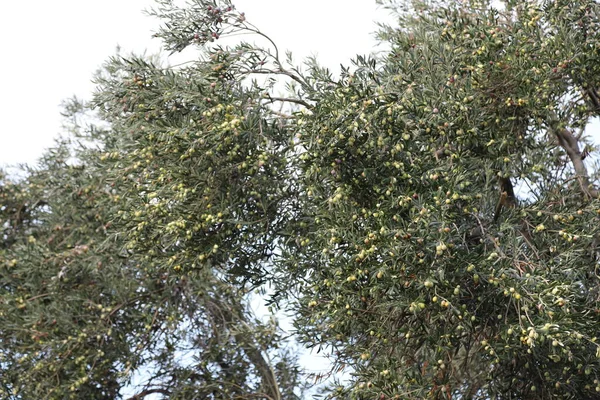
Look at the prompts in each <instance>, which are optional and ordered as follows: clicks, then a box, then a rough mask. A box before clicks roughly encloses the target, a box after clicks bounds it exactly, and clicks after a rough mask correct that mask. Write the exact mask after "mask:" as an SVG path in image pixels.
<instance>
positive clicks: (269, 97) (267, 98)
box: [262, 96, 312, 108]
mask: <svg viewBox="0 0 600 400" xmlns="http://www.w3.org/2000/svg"><path fill="white" fill-rule="evenodd" d="M262 100H267V101H269V102H270V103H274V102H276V101H283V102H288V103H295V104H300V105H301V106H304V107H306V108H311V107H312V106H311V105H310V104H308V103H307V102H305V101H304V100H300V99H293V98H289V97H273V96H268V97H265V98H264V99H262Z"/></svg>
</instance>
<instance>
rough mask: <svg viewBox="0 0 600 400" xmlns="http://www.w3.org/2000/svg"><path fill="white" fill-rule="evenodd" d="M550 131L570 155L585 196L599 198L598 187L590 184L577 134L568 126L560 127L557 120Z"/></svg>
mask: <svg viewBox="0 0 600 400" xmlns="http://www.w3.org/2000/svg"><path fill="white" fill-rule="evenodd" d="M550 131H551V132H552V133H553V134H554V135H555V136H556V139H557V140H558V144H559V145H560V147H562V148H563V150H564V151H565V152H566V153H567V155H568V156H569V159H570V160H571V163H572V164H573V168H574V169H575V174H576V176H577V180H578V181H579V186H580V187H581V191H582V192H583V194H584V196H586V197H591V198H598V195H599V193H598V189H595V188H593V187H592V186H591V185H590V179H589V176H588V173H587V169H586V167H585V164H584V163H583V159H584V158H585V155H584V153H582V152H581V150H580V149H579V142H578V140H577V138H576V137H575V135H573V132H571V131H570V130H569V129H567V128H564V127H560V126H559V124H558V122H557V120H555V121H554V122H553V123H552V124H551V125H550Z"/></svg>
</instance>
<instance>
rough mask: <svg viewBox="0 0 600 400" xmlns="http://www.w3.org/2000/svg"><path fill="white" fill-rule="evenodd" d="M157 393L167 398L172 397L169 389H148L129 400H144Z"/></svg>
mask: <svg viewBox="0 0 600 400" xmlns="http://www.w3.org/2000/svg"><path fill="white" fill-rule="evenodd" d="M155 393H160V394H163V395H165V396H170V395H171V392H170V391H168V390H167V389H161V388H155V389H146V390H144V391H141V392H139V393H138V394H134V395H133V396H131V397H130V398H128V399H127V400H142V399H145V398H146V396H150V395H151V394H155Z"/></svg>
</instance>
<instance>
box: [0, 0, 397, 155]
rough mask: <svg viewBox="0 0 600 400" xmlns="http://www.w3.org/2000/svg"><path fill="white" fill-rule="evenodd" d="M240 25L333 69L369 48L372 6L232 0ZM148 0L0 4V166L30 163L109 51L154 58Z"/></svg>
mask: <svg viewBox="0 0 600 400" xmlns="http://www.w3.org/2000/svg"><path fill="white" fill-rule="evenodd" d="M234 3H235V4H236V6H237V8H238V10H240V11H244V12H245V13H246V16H247V18H248V20H249V21H250V22H252V23H254V24H255V25H256V26H258V27H259V28H260V29H261V30H262V31H264V32H265V33H267V34H268V35H270V36H271V37H272V38H273V39H274V40H275V41H276V42H277V44H278V45H279V47H280V48H281V49H288V50H291V51H292V52H293V53H294V55H295V59H296V60H298V61H300V60H301V59H302V58H303V57H306V56H309V55H311V54H317V55H318V56H319V60H320V61H321V63H322V64H324V65H326V66H328V67H331V68H335V69H337V68H338V66H339V64H340V63H344V64H347V63H348V60H349V59H350V58H351V57H353V56H354V55H355V54H357V53H359V54H366V53H369V52H370V51H371V50H372V49H373V46H374V45H375V40H374V39H373V36H372V33H373V32H374V31H375V30H376V25H375V23H374V21H375V20H376V19H379V20H381V19H382V18H384V17H385V15H386V13H385V11H384V10H381V9H379V10H378V9H377V7H376V5H375V1H374V0H356V1H350V0H302V1H299V0H239V1H235V2H234ZM153 4H154V3H153V1H152V0H102V1H91V0H18V1H16V0H12V1H11V0H3V1H0V45H1V48H2V52H3V54H4V57H3V59H4V60H5V61H4V62H2V63H0V79H1V80H2V82H1V83H2V85H1V91H2V96H0V117H1V118H2V125H0V165H3V164H15V163H20V162H27V163H31V162H34V161H35V160H36V159H37V158H38V157H39V156H40V155H41V153H42V151H43V149H44V148H45V147H48V146H51V145H52V141H53V138H54V137H55V136H56V135H57V133H58V132H59V131H60V126H61V116H60V114H59V112H60V107H59V105H60V103H61V101H62V100H64V99H67V98H69V97H72V96H73V95H77V96H78V97H81V98H89V97H90V94H91V93H92V91H93V89H94V86H93V84H92V83H91V81H90V78H91V77H92V74H93V73H94V71H96V70H97V69H98V68H99V67H100V65H101V64H102V63H103V61H104V60H106V59H107V57H109V56H110V55H112V54H114V53H115V49H116V47H117V45H119V46H120V47H121V48H122V51H123V52H130V51H135V52H138V53H142V52H143V51H144V50H146V49H148V50H149V52H151V53H155V52H157V51H158V50H159V48H160V45H161V43H160V41H159V40H158V39H152V38H151V35H152V32H153V31H154V30H155V29H156V28H157V27H158V26H159V21H158V20H156V19H155V18H153V17H148V16H146V15H144V13H143V12H142V10H144V9H148V8H149V7H152V5H153Z"/></svg>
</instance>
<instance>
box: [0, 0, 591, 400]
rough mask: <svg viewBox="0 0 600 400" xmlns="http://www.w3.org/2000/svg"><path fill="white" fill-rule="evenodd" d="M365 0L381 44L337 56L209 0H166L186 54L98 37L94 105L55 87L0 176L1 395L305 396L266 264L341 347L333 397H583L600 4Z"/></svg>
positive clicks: (303, 314) (314, 331) (287, 295)
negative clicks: (304, 46) (191, 51)
mask: <svg viewBox="0 0 600 400" xmlns="http://www.w3.org/2000/svg"><path fill="white" fill-rule="evenodd" d="M381 3H384V4H385V5H386V6H387V7H389V8H390V9H391V10H392V11H393V12H395V13H396V15H397V16H398V19H399V20H398V21H399V24H398V27H389V26H382V28H381V31H380V33H379V36H380V39H381V40H382V41H384V42H386V43H388V44H389V46H390V50H389V51H388V52H387V53H386V54H384V55H382V56H379V57H376V58H375V57H364V56H359V57H357V58H356V60H355V61H354V65H353V67H352V68H345V69H342V71H341V74H340V76H339V77H337V76H334V75H332V74H331V73H330V72H329V71H328V70H326V69H324V68H322V67H320V66H319V65H318V63H317V62H316V60H313V61H312V62H310V63H308V64H307V67H308V70H307V72H306V73H302V72H300V69H299V68H295V67H294V66H292V65H290V64H291V63H290V62H284V61H282V60H281V58H280V52H279V49H278V48H277V47H276V45H275V43H274V41H272V40H271V39H270V38H268V37H266V36H265V35H263V34H262V33H261V32H260V31H259V30H258V29H257V28H256V27H254V26H253V25H252V24H250V23H249V22H248V21H246V18H245V15H244V14H243V13H240V12H238V11H237V10H236V9H235V7H233V5H231V4H230V3H228V2H226V1H223V2H219V3H218V4H217V3H216V2H214V1H207V0H195V1H193V2H190V3H189V4H187V5H186V6H185V7H179V6H177V5H175V4H174V3H173V2H172V1H168V0H161V1H158V2H157V8H156V10H155V11H153V14H155V15H157V16H159V17H161V18H163V21H164V25H163V27H162V29H161V30H160V31H159V32H158V33H157V36H158V37H161V38H162V39H163V40H164V42H165V48H166V49H167V50H169V51H172V52H178V51H183V50H184V49H187V48H190V47H197V48H198V50H199V51H200V53H201V58H200V59H199V60H194V61H190V62H189V63H187V64H185V65H183V66H179V67H165V66H162V65H161V63H160V62H158V61H156V60H152V59H148V58H146V57H137V56H129V57H123V56H116V57H113V58H112V59H110V60H109V61H108V62H107V63H106V65H105V66H104V68H103V70H102V71H101V72H100V73H99V74H98V75H97V77H96V80H97V83H98V91H97V93H96V95H95V98H94V101H93V104H91V105H90V107H92V108H93V109H94V110H95V112H96V114H95V116H96V117H97V118H98V119H99V120H100V121H102V123H97V124H96V125H93V124H92V125H87V126H86V125H84V124H82V122H81V121H82V119H81V112H86V111H87V112H89V110H86V109H84V110H82V109H80V105H78V104H77V103H73V104H71V105H70V106H69V107H68V111H69V112H68V115H69V116H70V118H71V135H70V137H71V140H64V141H62V142H60V143H58V145H57V147H56V148H55V149H53V150H52V151H51V152H49V153H48V154H47V155H46V156H45V158H44V159H42V161H41V163H40V165H39V166H38V167H37V168H32V169H30V170H29V171H28V175H27V177H26V179H24V180H21V181H10V180H9V179H8V178H6V177H5V176H2V177H1V178H2V184H1V186H0V199H1V201H2V203H0V204H1V207H0V217H1V218H2V221H1V222H2V227H3V239H4V243H3V245H2V246H1V247H0V284H1V286H0V290H1V293H2V301H1V302H0V316H1V317H2V318H3V325H4V326H3V329H2V331H1V332H0V346H1V347H0V348H1V349H2V350H1V351H2V352H1V353H0V357H1V358H0V371H1V372H2V375H1V377H0V384H1V386H0V390H1V391H2V392H0V393H2V395H3V396H4V397H7V398H14V399H18V398H52V399H54V398H56V399H59V398H60V399H62V398H90V399H95V398H98V399H105V398H106V399H112V398H122V397H125V396H126V394H125V393H126V391H127V390H129V389H131V387H132V382H133V380H134V378H136V377H139V376H142V375H143V376H144V383H143V384H142V385H141V387H140V388H139V390H138V391H137V394H135V395H133V396H132V397H131V398H132V399H141V398H144V397H145V396H148V395H150V394H155V395H160V396H162V397H163V398H181V399H186V398H190V399H191V398H215V399H218V398H251V397H258V398H267V399H284V398H285V399H288V398H296V397H298V395H299V394H300V393H301V390H302V388H303V387H304V386H305V385H303V384H302V376H303V375H302V373H301V371H300V370H299V367H298V366H297V365H296V362H295V357H293V356H292V355H291V352H293V348H290V347H289V346H290V345H289V343H287V342H285V341H284V339H283V337H282V332H281V331H280V330H279V328H278V327H277V324H276V322H275V321H274V320H273V321H271V322H268V323H265V322H261V321H260V320H258V319H257V318H256V317H254V316H252V314H251V313H250V312H249V309H248V306H247V303H248V300H249V296H248V293H249V291H250V290H252V289H255V288H262V289H264V288H265V287H266V285H269V287H270V288H271V289H272V293H273V294H272V296H271V299H270V301H271V302H272V304H274V305H281V306H282V307H286V308H288V309H289V310H290V311H292V312H293V313H294V318H295V327H296V334H297V337H298V338H299V339H300V340H301V341H302V342H303V343H304V344H305V345H306V346H307V347H318V348H327V349H330V350H331V359H332V361H333V364H334V365H333V368H334V369H337V368H343V367H346V368H347V370H348V371H350V372H351V377H350V378H349V379H347V380H346V381H345V382H343V383H340V384H339V385H338V386H337V387H331V388H330V390H328V392H327V394H328V396H329V397H331V398H355V399H371V398H379V399H388V398H396V399H422V398H431V399H450V398H464V399H488V398H498V399H514V398H517V399H546V398H561V399H580V398H587V399H594V398H600V395H598V391H599V390H600V385H599V384H598V380H599V379H600V376H599V375H600V343H598V341H597V338H596V335H597V326H598V323H599V322H600V321H599V317H598V310H599V309H600V308H599V304H598V301H599V291H598V288H599V280H598V275H597V271H596V269H597V266H598V260H599V259H598V247H599V244H600V224H599V222H600V221H599V220H600V202H599V201H598V189H597V183H598V171H599V170H600V169H599V168H598V166H597V165H596V164H595V162H594V161H593V157H591V156H590V154H592V155H593V153H594V152H595V149H594V148H593V146H592V143H591V141H590V140H589V139H588V138H587V137H586V136H585V135H584V133H585V128H586V127H587V126H588V125H589V123H590V121H592V120H593V118H596V117H598V114H599V113H600V101H599V97H598V92H597V87H598V86H599V85H600V82H599V79H600V78H599V77H600V73H599V72H600V71H599V68H600V67H599V66H598V65H599V63H598V61H599V58H600V37H599V34H598V32H599V29H598V26H599V15H600V5H598V4H597V3H596V2H594V1H592V0H575V1H563V0H556V1H549V0H548V1H544V2H533V1H529V2H527V1H521V0H510V1H506V2H505V3H504V4H503V5H494V6H492V5H491V4H489V3H487V2H484V1H475V0H473V1H470V2H462V3H460V4H450V5H445V4H444V2H439V3H438V2H420V1H413V2H410V3H400V4H395V3H394V2H391V1H388V2H384V1H382V2H381ZM240 32H244V33H253V34H256V35H259V36H261V37H262V38H263V39H266V40H267V43H268V46H267V47H260V46H257V45H251V44H248V43H239V44H234V45H230V46H225V45H219V41H220V40H222V39H223V38H226V37H227V36H233V35H236V34H238V33H240ZM280 82H285V83H286V84H287V91H288V95H286V96H281V95H279V94H278V91H280V90H281V89H280V85H279V83H280ZM280 103H282V104H284V105H285V106H284V107H282V108H281V109H278V108H276V107H275V104H280ZM590 160H592V161H590Z"/></svg>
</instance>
